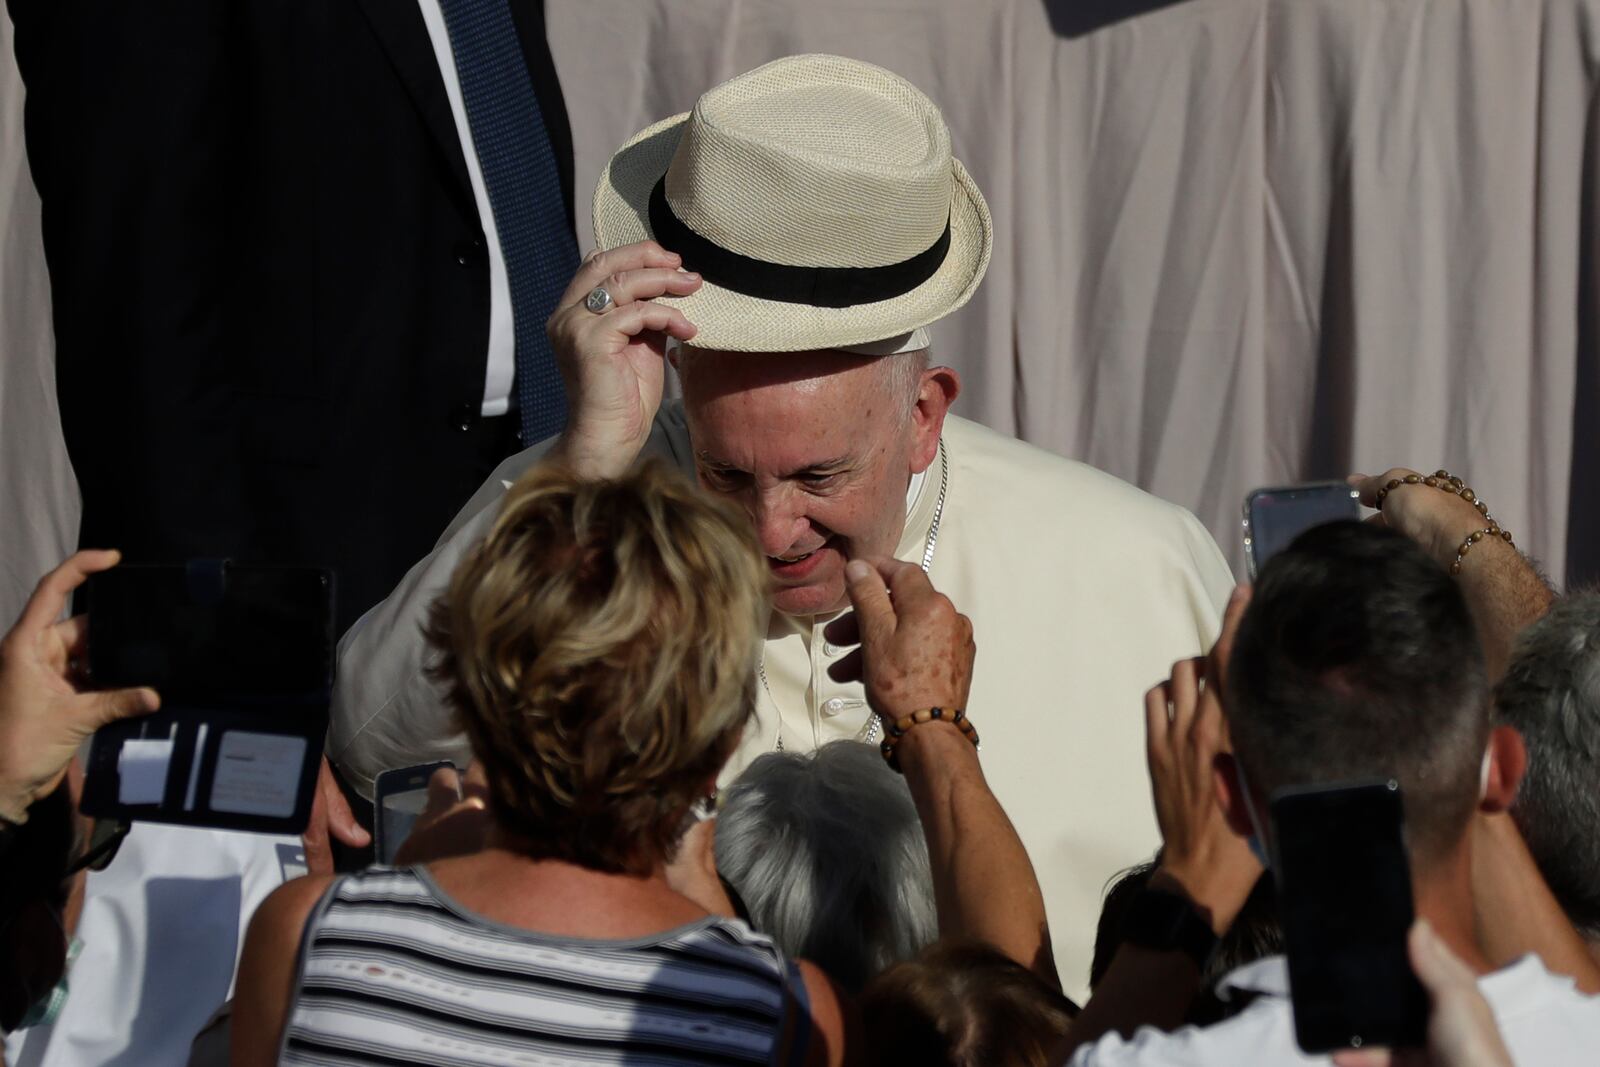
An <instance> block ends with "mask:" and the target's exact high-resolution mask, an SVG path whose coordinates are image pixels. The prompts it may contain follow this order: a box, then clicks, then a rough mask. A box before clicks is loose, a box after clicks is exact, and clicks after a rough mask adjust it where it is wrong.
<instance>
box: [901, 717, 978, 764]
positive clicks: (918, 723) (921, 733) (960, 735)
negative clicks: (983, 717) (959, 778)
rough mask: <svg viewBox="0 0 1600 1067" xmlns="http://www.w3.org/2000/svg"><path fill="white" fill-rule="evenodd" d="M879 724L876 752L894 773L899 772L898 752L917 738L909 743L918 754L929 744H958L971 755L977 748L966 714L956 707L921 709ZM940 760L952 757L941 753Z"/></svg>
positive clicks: (975, 734) (974, 733) (976, 733)
mask: <svg viewBox="0 0 1600 1067" xmlns="http://www.w3.org/2000/svg"><path fill="white" fill-rule="evenodd" d="M883 725H884V734H885V736H884V739H883V744H882V745H881V746H880V747H879V751H881V752H882V754H883V758H884V760H885V761H886V762H887V763H888V764H889V766H890V767H891V768H892V769H894V770H896V771H900V770H903V768H902V766H901V763H900V751H901V749H902V748H903V747H904V746H905V745H906V743H907V742H908V741H910V739H911V738H913V737H916V738H918V740H917V741H915V742H912V743H913V744H915V745H916V746H917V747H916V748H915V749H914V750H913V751H915V752H918V753H921V752H923V750H924V749H926V748H927V747H928V746H930V745H939V746H944V745H949V744H959V745H961V746H963V747H965V748H967V749H970V750H971V751H972V752H974V753H975V752H976V751H977V748H978V731H977V729H976V728H975V727H974V726H973V725H972V723H971V722H970V721H969V720H968V719H967V717H966V712H964V711H962V710H960V709H957V708H940V707H933V708H924V709H922V710H919V711H914V712H912V713H910V714H909V715H904V716H902V717H900V718H898V719H887V718H886V719H884V723H883ZM934 736H938V737H939V738H940V740H938V741H934V740H932V738H933V737H934ZM941 758H943V759H950V758H952V757H951V756H950V755H949V753H948V752H945V753H942V754H941ZM955 758H959V757H955Z"/></svg>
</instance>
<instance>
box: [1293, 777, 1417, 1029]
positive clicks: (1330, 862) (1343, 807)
mask: <svg viewBox="0 0 1600 1067" xmlns="http://www.w3.org/2000/svg"><path fill="white" fill-rule="evenodd" d="M1402 819H1403V809H1402V806H1401V798H1400V787H1399V785H1398V784H1397V783H1395V782H1393V781H1384V782H1368V783H1357V784H1352V785H1335V786H1316V787H1302V788H1289V789H1281V790H1279V791H1278V792H1277V793H1275V794H1274V796H1273V799H1272V829H1273V856H1272V860H1273V864H1272V865H1273V874H1274V876H1275V878H1276V880H1277V885H1278V914H1279V918H1280V919H1281V920H1282V922H1283V932H1284V941H1285V943H1286V945H1287V947H1288V953H1289V989H1290V996H1291V998H1292V1000H1293V1004H1294V1026H1295V1039H1296V1041H1297V1042H1298V1043H1299V1045H1300V1048H1301V1049H1302V1050H1304V1051H1305V1052H1308V1053H1319V1052H1328V1051H1331V1050H1334V1049H1341V1048H1362V1047H1365V1046H1368V1045H1386V1046H1388V1047H1390V1048H1409V1047H1415V1046H1420V1045H1421V1044H1422V1043H1423V1041H1424V1039H1425V1037H1426V1029H1427V1021H1428V1001H1427V995H1426V994H1425V993H1424V991H1423V989H1422V985H1421V983H1419V982H1418V981H1417V977H1416V975H1415V974H1414V973H1413V972H1412V970H1411V964H1410V961H1409V959H1408V956H1407V949H1406V937H1407V933H1408V931H1409V930H1410V928H1411V923H1412V919H1413V905H1412V898H1411V868H1410V864H1409V861H1408V859H1407V853H1406V847H1405V838H1404V826H1403V821H1402Z"/></svg>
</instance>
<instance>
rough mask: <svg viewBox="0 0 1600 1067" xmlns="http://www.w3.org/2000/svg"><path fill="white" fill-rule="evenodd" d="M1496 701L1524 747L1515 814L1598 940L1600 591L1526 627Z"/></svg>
mask: <svg viewBox="0 0 1600 1067" xmlns="http://www.w3.org/2000/svg"><path fill="white" fill-rule="evenodd" d="M1495 709H1496V711H1497V713H1498V715H1499V717H1500V718H1501V719H1502V720H1503V721H1505V722H1507V723H1509V724H1510V725H1512V726H1515V727H1516V728H1517V729H1518V730H1519V731H1521V733H1522V736H1523V739H1524V740H1525V741H1526V743H1527V747H1528V770H1527V773H1526V775H1525V776H1524V777H1523V779H1522V786H1521V788H1520V789H1518V791H1517V799H1516V802H1515V803H1514V804H1513V805H1512V807H1511V817H1512V818H1513V819H1514V820H1515V821H1516V824H1517V827H1518V829H1520V830H1521V831H1522V836H1523V837H1524V838H1525V839H1526V840H1527V842H1528V849H1529V851H1531V852H1532V853H1533V858H1534V860H1535V861H1536V862H1537V863H1538V864H1539V870H1540V872H1541V873H1543V874H1544V878H1545V881H1547V882H1549V883H1550V890H1551V892H1553V893H1554V894H1555V896H1556V899H1557V900H1558V901H1560V902H1561V907H1562V910H1564V911H1565V912H1566V913H1567V918H1568V919H1570V920H1571V921H1572V924H1573V925H1574V926H1576V927H1577V928H1578V929H1579V931H1580V932H1582V933H1583V935H1584V936H1585V937H1587V938H1589V939H1591V940H1595V939H1600V592H1594V591H1590V592H1586V593H1582V594H1577V595H1574V596H1570V597H1568V598H1567V599H1565V600H1562V601H1560V602H1558V603H1557V604H1556V606H1555V607H1554V608H1552V609H1551V610H1550V614H1549V615H1546V616H1545V617H1544V618H1543V619H1540V620H1539V621H1538V622H1536V623H1534V624H1533V625H1532V626H1530V627H1528V629H1526V630H1524V631H1523V632H1522V634H1521V635H1520V636H1519V637H1518V638H1517V644H1516V647H1515V648H1514V649H1513V651H1512V656H1511V665H1510V667H1509V668H1508V669H1507V670H1506V676H1505V678H1503V679H1501V681H1500V686H1499V688H1498V689H1497V690H1496V691H1495Z"/></svg>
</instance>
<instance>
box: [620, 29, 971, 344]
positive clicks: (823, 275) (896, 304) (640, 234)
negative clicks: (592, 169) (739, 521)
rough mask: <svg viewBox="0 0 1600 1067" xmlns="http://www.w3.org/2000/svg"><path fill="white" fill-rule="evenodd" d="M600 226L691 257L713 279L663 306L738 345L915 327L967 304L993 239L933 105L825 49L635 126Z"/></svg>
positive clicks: (846, 337) (708, 335)
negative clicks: (648, 124) (660, 118)
mask: <svg viewBox="0 0 1600 1067" xmlns="http://www.w3.org/2000/svg"><path fill="white" fill-rule="evenodd" d="M594 232H595V239H596V241H597V242H598V244H599V246H600V247H601V248H607V249H609V248H615V247H617V246H618V245H624V244H629V243H631V242H634V241H642V240H645V239H646V238H652V237H653V238H655V240H657V241H659V242H660V243H661V244H662V245H664V246H665V247H666V248H668V249H669V250H671V251H674V252H677V253H678V254H679V255H681V256H682V257H683V262H684V267H685V269H687V270H694V271H699V272H700V274H701V276H702V277H703V278H704V284H702V285H701V287H700V289H699V290H697V291H696V292H695V293H693V294H691V295H689V296H685V297H659V298H657V299H659V300H661V301H662V302H663V303H671V304H674V305H676V306H677V307H678V308H679V309H680V310H681V311H682V312H683V314H684V315H685V316H686V317H687V318H688V319H689V321H690V322H692V323H694V324H695V326H697V327H698V328H699V333H698V334H696V336H695V339H694V342H693V343H694V344H695V345H696V346H697V347H701V348H716V349H723V350H726V351H733V352H798V351H804V350H806V349H819V348H848V347H852V346H860V345H863V344H866V343H869V342H878V341H882V340H883V339H885V338H894V337H896V336H898V335H905V334H909V333H911V332H912V331H915V330H917V329H918V328H919V327H922V326H926V325H928V324H929V323H931V322H933V321H935V320H936V319H939V318H941V317H943V316H944V315H947V314H949V313H950V312H952V311H954V310H955V309H956V308H959V307H960V306H961V305H963V304H965V303H966V302H967V300H968V298H969V297H971V296H972V293H973V290H975V289H976V288H977V287H978V283H979V282H980V281H981V280H982V279H983V272H984V270H985V269H986V268H987V267H988V265H989V252H990V247H991V244H992V237H993V235H992V226H991V223H990V220H989V207H988V205H987V204H985V203H984V200H983V194H982V193H980V192H978V187H977V185H976V184H974V183H973V181H972V179H971V178H970V177H969V176H968V175H967V171H966V168H965V167H963V166H962V165H961V163H960V161H958V160H956V159H955V158H954V157H952V156H951V154H950V131H949V130H948V129H947V128H946V126H945V124H944V118H943V117H942V116H941V115H940V114H939V109H938V108H937V107H935V106H934V105H933V102H932V101H931V100H929V99H928V98H927V97H926V96H925V95H923V94H922V92H921V91H919V90H918V89H917V88H916V87H915V86H913V85H912V84H911V83H909V82H907V81H906V80H905V79H904V78H901V77H899V76H898V75H895V74H891V73H889V72H888V71H886V70H884V69H882V68H881V67H875V66H872V65H871V64H868V63H860V62H857V61H855V60H851V59H843V58H841V57H839V56H826V55H805V56H791V57H789V58H787V59H780V60H776V61H775V62H772V63H768V64H766V65H765V66H762V67H757V68H756V69H755V70H752V71H750V72H748V73H746V74H741V75H739V76H738V77H736V78H734V79H732V80H731V81H727V82H724V83H722V84H721V85H719V86H717V87H716V88H714V89H711V90H709V91H707V92H706V93H705V95H703V96H701V97H700V99H699V100H698V101H697V102H696V103H695V106H694V110H693V111H691V112H688V113H686V114H682V115H674V116H673V117H672V118H670V119H666V120H664V121H662V122H658V123H656V124H655V125H654V126H651V127H649V128H648V129H645V130H644V131H642V132H640V133H638V134H636V135H635V136H634V137H633V139H632V140H630V141H629V142H628V143H627V144H625V145H623V146H622V148H621V149H619V150H618V151H617V153H616V155H614V156H612V157H611V162H610V163H609V164H607V166H606V169H605V171H604V172H603V173H602V174H601V175H600V183H599V185H598V186H597V187H596V189H595V194H594Z"/></svg>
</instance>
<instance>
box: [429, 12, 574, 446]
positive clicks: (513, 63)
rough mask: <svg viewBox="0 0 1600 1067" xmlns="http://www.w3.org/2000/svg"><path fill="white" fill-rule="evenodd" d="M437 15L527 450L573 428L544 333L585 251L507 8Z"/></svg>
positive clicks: (523, 440)
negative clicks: (497, 256)
mask: <svg viewBox="0 0 1600 1067" xmlns="http://www.w3.org/2000/svg"><path fill="white" fill-rule="evenodd" d="M439 6H440V8H441V9H443V11H444V21H445V25H446V26H447V27H448V28H449V30H450V50H451V51H452V52H453V53H454V54H455V59H456V74H457V75H458V76H459V78H460V79H461V96H462V99H463V100H464V101H465V103H466V106H467V125H468V126H469V127H471V129H472V145H473V147H474V148H475V149H476V150H477V153H478V164H479V166H480V167H481V168H482V169H483V184H484V185H485V186H486V187H487V189H488V191H489V207H490V209H491V210H492V211H493V213H494V228H495V232H496V234H498V235H499V238H500V251H501V253H502V254H503V255H504V256H505V261H506V274H507V275H508V276H509V278H510V282H511V315H512V322H513V325H514V329H515V333H516V346H517V377H516V394H517V406H518V408H519V409H520V411H521V414H522V443H523V444H524V445H531V444H533V443H534V442H535V441H542V440H544V439H545V438H546V437H549V436H550V435H551V434H555V433H559V432H560V431H561V428H562V427H563V426H564V425H566V421H567V398H566V393H565V391H564V390H563V389H562V388H561V375H560V374H559V373H558V372H557V370H556V364H555V357H554V355H553V353H552V352H551V351H550V341H549V339H548V338H547V337H546V336H545V332H544V324H545V320H546V319H548V318H549V317H550V312H551V311H552V310H554V309H555V305H556V300H557V298H559V297H560V296H561V293H562V291H563V290H564V289H566V287H567V283H568V282H569V281H571V280H572V274H573V272H574V271H575V270H577V267H578V249H577V246H576V245H575V244H574V243H573V239H572V230H571V228H570V227H569V226H568V225H567V214H566V208H565V206H564V205H563V203H562V201H561V181H560V178H559V177H558V176H557V174H556V160H555V154H554V153H553V152H551V150H550V138H549V136H548V135H547V134H546V133H545V128H544V119H543V117H542V116H541V115H540V114H539V101H538V98H537V97H535V96H534V94H533V82H532V81H531V80H530V79H529V77H528V65H527V61H526V60H525V59H524V58H523V54H522V45H521V42H520V41H519V39H518V37H517V29H516V26H515V25H514V24H513V23H512V21H511V8H510V6H509V4H508V3H507V0H439Z"/></svg>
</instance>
